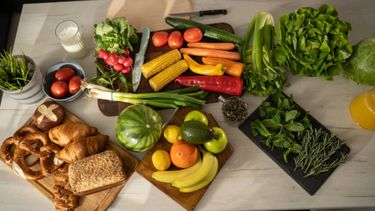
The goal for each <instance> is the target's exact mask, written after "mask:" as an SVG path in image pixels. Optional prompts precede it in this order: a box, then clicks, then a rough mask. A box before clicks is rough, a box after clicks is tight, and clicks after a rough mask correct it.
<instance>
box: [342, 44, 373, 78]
mask: <svg viewBox="0 0 375 211" xmlns="http://www.w3.org/2000/svg"><path fill="white" fill-rule="evenodd" d="M344 75H345V77H346V78H348V79H351V80H353V81H355V82H357V83H358V84H364V85H375V38H371V39H369V38H368V39H364V40H362V41H361V42H359V43H358V44H357V45H356V46H354V52H353V55H352V56H351V58H350V60H349V62H348V63H347V65H346V67H345V72H344Z"/></svg>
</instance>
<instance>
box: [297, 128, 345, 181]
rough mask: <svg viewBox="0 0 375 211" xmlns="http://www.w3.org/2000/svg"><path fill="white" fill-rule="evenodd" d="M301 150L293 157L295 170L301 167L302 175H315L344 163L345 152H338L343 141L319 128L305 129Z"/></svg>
mask: <svg viewBox="0 0 375 211" xmlns="http://www.w3.org/2000/svg"><path fill="white" fill-rule="evenodd" d="M301 145H302V150H301V152H300V153H299V154H298V155H297V156H296V157H295V158H294V163H295V170H296V169H299V168H300V169H302V170H303V172H304V177H308V176H315V175H318V174H321V173H323V172H327V171H329V170H331V169H334V168H336V167H337V166H338V165H340V164H341V163H344V162H345V160H346V157H347V154H344V153H338V151H339V149H340V148H341V146H342V145H344V142H343V141H341V140H340V139H338V138H337V137H336V136H335V135H334V134H329V133H327V132H326V131H322V130H321V129H316V128H312V127H311V126H310V127H309V128H307V129H306V130H305V133H304V136H303V139H302V144H301Z"/></svg>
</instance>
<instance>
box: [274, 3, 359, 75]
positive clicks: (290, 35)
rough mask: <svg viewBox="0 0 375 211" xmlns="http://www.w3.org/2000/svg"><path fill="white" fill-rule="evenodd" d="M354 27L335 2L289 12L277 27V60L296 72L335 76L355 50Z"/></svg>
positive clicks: (281, 18) (299, 73)
mask: <svg viewBox="0 0 375 211" xmlns="http://www.w3.org/2000/svg"><path fill="white" fill-rule="evenodd" d="M350 30H351V25H350V23H347V22H345V21H342V20H340V19H339V17H338V14H337V11H336V8H335V7H334V6H331V5H326V4H324V5H322V6H320V8H319V9H314V8H310V7H305V8H300V9H298V10H297V11H295V12H292V13H288V14H285V15H283V16H281V17H280V19H279V23H278V25H277V27H276V42H277V45H278V46H279V48H278V49H277V50H276V55H275V57H276V60H277V61H278V63H279V64H283V65H285V66H287V67H288V68H289V69H290V71H291V72H292V73H293V74H298V75H301V76H319V77H323V78H325V79H328V80H332V76H334V75H337V74H339V73H340V71H341V70H342V69H343V68H342V64H343V63H344V62H345V60H346V59H348V58H349V57H350V55H351V54H352V52H353V50H352V46H351V44H350V43H349V41H348V33H349V31H350Z"/></svg>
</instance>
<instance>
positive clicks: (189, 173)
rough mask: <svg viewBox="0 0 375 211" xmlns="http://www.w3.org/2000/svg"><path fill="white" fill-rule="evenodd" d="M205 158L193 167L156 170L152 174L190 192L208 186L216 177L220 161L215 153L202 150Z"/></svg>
mask: <svg viewBox="0 0 375 211" xmlns="http://www.w3.org/2000/svg"><path fill="white" fill-rule="evenodd" d="M202 153H203V158H202V159H199V160H198V162H197V163H195V164H194V165H193V166H192V167H190V168H186V169H182V170H174V171H156V172H154V173H153V174H152V175H151V176H152V178H154V179H155V180H157V181H159V182H164V183H171V184H172V186H173V187H176V188H178V189H179V191H180V192H184V193H189V192H193V191H196V190H199V189H201V188H203V187H206V186H207V185H208V184H210V182H211V181H212V180H213V179H214V178H215V176H216V174H217V171H218V170H219V162H218V160H217V158H216V156H215V155H213V154H212V153H210V152H207V151H205V150H202Z"/></svg>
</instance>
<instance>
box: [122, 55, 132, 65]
mask: <svg viewBox="0 0 375 211" xmlns="http://www.w3.org/2000/svg"><path fill="white" fill-rule="evenodd" d="M132 64H133V59H132V58H131V57H128V58H126V59H125V62H124V63H123V65H124V67H129V66H131V65H132Z"/></svg>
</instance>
